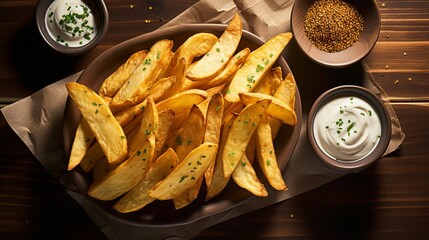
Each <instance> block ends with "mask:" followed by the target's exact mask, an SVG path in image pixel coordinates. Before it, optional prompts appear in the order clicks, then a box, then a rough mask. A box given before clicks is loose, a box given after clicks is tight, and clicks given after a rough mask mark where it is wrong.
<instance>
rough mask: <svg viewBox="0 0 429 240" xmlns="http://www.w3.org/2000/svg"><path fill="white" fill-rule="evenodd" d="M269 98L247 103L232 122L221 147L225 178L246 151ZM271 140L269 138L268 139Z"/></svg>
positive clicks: (268, 102)
mask: <svg viewBox="0 0 429 240" xmlns="http://www.w3.org/2000/svg"><path fill="white" fill-rule="evenodd" d="M270 103H271V100H269V99H262V100H259V101H257V102H255V103H253V104H250V105H247V106H246V107H245V108H244V109H243V110H242V111H241V112H240V114H239V115H238V117H237V119H235V121H234V122H233V123H232V126H231V129H230V132H229V134H228V137H227V139H226V143H225V148H224V149H223V152H222V153H221V154H222V158H223V174H224V177H225V178H228V177H230V176H231V174H232V173H233V172H234V169H235V168H236V167H237V164H238V162H239V161H240V159H241V157H242V156H243V154H244V152H245V151H246V147H247V144H248V142H249V141H250V138H251V137H252V134H253V132H254V131H255V130H256V128H257V126H258V123H259V121H260V120H261V118H262V116H263V115H264V113H265V111H267V109H268V106H269V105H270ZM270 140H271V139H270Z"/></svg>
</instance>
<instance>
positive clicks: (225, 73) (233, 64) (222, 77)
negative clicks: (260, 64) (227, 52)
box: [187, 48, 250, 89]
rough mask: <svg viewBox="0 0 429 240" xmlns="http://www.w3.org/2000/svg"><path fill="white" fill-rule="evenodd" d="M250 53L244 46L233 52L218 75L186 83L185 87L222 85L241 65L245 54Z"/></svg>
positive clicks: (203, 87)
mask: <svg viewBox="0 0 429 240" xmlns="http://www.w3.org/2000/svg"><path fill="white" fill-rule="evenodd" d="M249 54H250V49H249V48H245V49H243V50H241V51H240V52H238V53H237V54H235V55H234V56H233V57H232V58H231V59H230V60H229V61H228V63H227V64H226V66H225V68H224V69H223V70H222V72H221V73H219V75H217V76H215V77H214V78H211V79H209V80H207V81H192V82H191V83H189V84H188V86H187V88H188V89H191V88H200V89H209V88H212V87H215V86H218V85H223V84H226V83H228V81H229V80H230V79H231V77H232V76H234V74H235V73H236V72H237V70H238V69H239V68H240V67H241V65H242V64H243V63H244V61H245V60H246V58H247V56H249Z"/></svg>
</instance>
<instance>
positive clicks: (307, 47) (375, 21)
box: [291, 0, 381, 68]
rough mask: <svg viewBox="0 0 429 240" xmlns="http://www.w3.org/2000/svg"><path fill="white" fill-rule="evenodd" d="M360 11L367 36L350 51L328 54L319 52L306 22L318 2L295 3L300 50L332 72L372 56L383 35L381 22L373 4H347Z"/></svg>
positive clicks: (368, 1)
mask: <svg viewBox="0 0 429 240" xmlns="http://www.w3.org/2000/svg"><path fill="white" fill-rule="evenodd" d="M345 1H346V2H349V3H351V4H352V5H354V6H355V7H356V9H357V10H358V12H359V13H360V14H361V15H362V18H363V21H364V27H363V32H362V33H361V34H360V36H359V39H358V40H357V42H355V43H354V44H353V45H352V46H350V47H349V48H347V49H345V50H343V51H340V52H334V53H330V52H325V51H322V50H320V49H318V48H317V47H316V46H315V45H314V44H313V43H312V42H311V41H310V39H309V38H308V37H307V35H306V33H305V28H304V19H305V15H306V14H307V11H308V9H309V8H310V7H311V6H312V5H313V3H314V2H315V0H299V1H295V3H294V5H293V8H292V13H291V28H292V32H293V35H294V37H295V40H296V42H297V43H298V46H299V47H300V48H301V50H302V51H303V52H304V54H305V55H307V57H308V58H310V59H311V60H312V61H314V62H316V63H318V64H320V65H322V66H324V67H329V68H341V67H346V66H348V65H351V64H353V63H356V62H358V61H360V60H361V59H363V58H364V57H365V56H366V55H367V54H368V53H369V52H371V50H372V48H373V47H374V45H375V43H376V42H377V39H378V36H379V34H380V26H381V19H380V14H379V12H378V8H377V5H376V3H375V2H374V1H373V0H365V1H362V0H345Z"/></svg>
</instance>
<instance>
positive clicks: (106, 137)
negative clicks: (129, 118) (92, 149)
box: [66, 82, 127, 164]
mask: <svg viewBox="0 0 429 240" xmlns="http://www.w3.org/2000/svg"><path fill="white" fill-rule="evenodd" d="M66 87H67V91H68V93H69V95H70V97H71V98H72V99H73V101H74V102H75V103H76V105H77V106H78V108H79V110H80V112H81V113H82V116H83V117H84V118H85V120H86V121H87V122H88V125H89V127H90V128H91V130H92V132H93V134H94V136H95V138H96V139H97V141H98V142H99V143H100V146H101V148H102V149H103V152H104V154H105V155H106V157H107V159H108V160H109V163H110V164H114V163H117V162H119V161H121V160H122V159H123V158H124V157H125V156H126V154H127V139H126V137H125V133H124V131H123V130H122V127H121V126H120V125H119V123H118V122H117V121H116V119H115V118H114V117H113V114H112V112H111V111H110V109H109V107H108V106H107V104H105V103H104V101H103V99H102V98H101V97H100V96H99V95H98V94H97V93H95V92H94V91H93V90H92V89H90V88H88V87H87V86H84V85H82V84H80V83H76V82H70V83H67V84H66Z"/></svg>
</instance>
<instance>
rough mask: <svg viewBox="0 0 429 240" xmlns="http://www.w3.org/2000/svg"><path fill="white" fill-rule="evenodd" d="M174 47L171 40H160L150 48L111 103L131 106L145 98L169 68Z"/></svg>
mask: <svg viewBox="0 0 429 240" xmlns="http://www.w3.org/2000/svg"><path fill="white" fill-rule="evenodd" d="M172 47H173V42H172V41H171V40H166V39H163V40H160V41H158V42H156V43H155V44H154V45H152V47H151V48H150V50H149V52H148V53H147V54H146V56H145V58H144V59H143V61H142V62H141V63H140V64H139V65H138V66H137V68H136V70H135V71H134V72H133V73H132V74H131V76H130V77H129V78H128V80H127V81H126V82H125V83H124V85H122V87H121V88H120V89H119V91H118V92H117V93H116V94H115V96H114V97H113V99H112V101H111V102H110V105H113V106H131V105H133V104H136V103H138V102H140V101H142V100H143V98H142V96H144V93H145V92H146V91H148V90H149V88H150V87H151V86H152V85H153V84H154V83H155V82H156V81H157V80H158V77H159V76H160V75H161V73H162V72H163V70H166V69H167V68H168V64H169V63H170V60H171V56H172V52H171V49H172Z"/></svg>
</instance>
